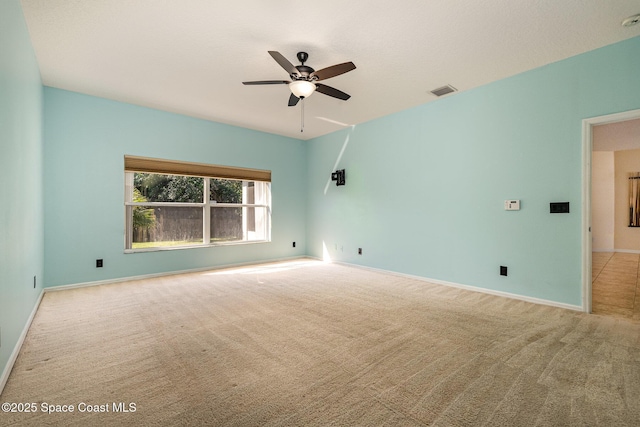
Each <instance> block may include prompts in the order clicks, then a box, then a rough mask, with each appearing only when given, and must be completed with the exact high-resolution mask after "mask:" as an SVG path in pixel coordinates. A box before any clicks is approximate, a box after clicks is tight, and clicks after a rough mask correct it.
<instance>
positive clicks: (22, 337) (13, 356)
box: [0, 289, 44, 394]
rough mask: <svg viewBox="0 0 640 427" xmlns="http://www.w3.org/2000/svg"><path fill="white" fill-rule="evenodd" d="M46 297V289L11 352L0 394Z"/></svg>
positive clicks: (0, 383) (39, 297)
mask: <svg viewBox="0 0 640 427" xmlns="http://www.w3.org/2000/svg"><path fill="white" fill-rule="evenodd" d="M43 295H44V289H43V290H41V291H40V295H38V300H37V301H36V303H35V304H34V306H33V310H31V314H30V315H29V318H28V319H27V323H25V325H24V328H22V333H21V334H20V337H18V342H17V343H16V345H15V346H14V347H13V351H12V352H11V356H9V360H8V361H7V364H6V365H5V367H4V370H3V371H2V376H0V394H2V391H3V390H4V386H5V385H6V384H7V380H8V379H9V374H11V370H12V369H13V365H14V364H15V363H16V359H17V358H18V354H19V353H20V349H21V348H22V344H23V343H24V340H25V338H27V333H28V332H29V328H30V327H31V322H33V318H34V317H36V313H37V312H38V307H39V306H40V301H42V296H43Z"/></svg>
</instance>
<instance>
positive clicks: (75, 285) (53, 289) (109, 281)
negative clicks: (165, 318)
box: [44, 255, 309, 292]
mask: <svg viewBox="0 0 640 427" xmlns="http://www.w3.org/2000/svg"><path fill="white" fill-rule="evenodd" d="M304 258H309V257H308V256H306V255H301V256H293V257H286V258H274V259H267V260H263V261H249V262H241V263H236V264H224V265H218V266H214V267H202V268H192V269H189V270H178V271H167V272H164V273H151V274H142V275H140V276H129V277H119V278H117V279H107V280H96V281H94V282H82V283H73V284H70V285H59V286H50V287H48V288H44V291H45V292H56V291H64V290H67V289H76V288H86V287H88V286H100V285H110V284H113V283H122V282H128V281H131V280H142V279H153V278H154V277H164V276H175V275H176V274H188V273H199V272H202V271H213V270H222V269H225V268H234V267H243V266H246V265H260V264H268V263H272V262H283V261H291V260H294V259H304Z"/></svg>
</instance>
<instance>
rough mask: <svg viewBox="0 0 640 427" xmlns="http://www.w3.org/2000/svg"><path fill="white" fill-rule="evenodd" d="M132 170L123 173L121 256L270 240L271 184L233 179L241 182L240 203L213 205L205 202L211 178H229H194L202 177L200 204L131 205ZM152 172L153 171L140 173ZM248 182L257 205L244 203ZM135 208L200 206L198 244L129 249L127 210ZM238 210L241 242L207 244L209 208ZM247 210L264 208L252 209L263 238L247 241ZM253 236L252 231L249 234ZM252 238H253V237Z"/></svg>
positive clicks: (209, 242)
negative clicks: (261, 225)
mask: <svg viewBox="0 0 640 427" xmlns="http://www.w3.org/2000/svg"><path fill="white" fill-rule="evenodd" d="M136 173H137V172H134V171H125V203H124V206H125V253H135V252H153V251H164V250H176V249H188V248H199V247H210V246H231V245H246V244H253V243H265V242H270V241H271V182H266V181H257V180H256V181H251V180H237V181H242V203H217V202H216V201H215V200H214V201H211V200H207V199H209V193H210V189H211V181H210V180H211V179H229V178H215V177H211V176H194V177H196V178H202V179H203V180H204V186H203V187H204V188H203V199H204V200H203V201H202V202H199V203H198V202H134V201H133V189H134V174H136ZM144 173H153V172H144ZM157 175H174V176H179V175H177V174H171V173H162V174H161V173H158V174H157ZM250 182H253V183H254V192H255V200H256V201H257V200H258V199H260V201H261V203H246V202H247V187H248V184H249V183H250ZM135 206H144V207H150V208H153V207H160V206H170V207H180V206H184V207H200V208H202V209H203V224H202V235H203V238H202V243H198V244H193V245H181V246H154V247H149V248H137V249H136V248H133V224H132V218H133V216H132V213H130V212H131V210H132V208H133V207H135ZM226 207H230V208H242V240H231V241H225V242H211V208H226ZM248 208H264V211H263V212H265V213H264V215H258V212H261V211H262V210H261V209H255V210H254V212H255V215H256V216H262V218H261V221H262V222H264V236H263V237H264V238H263V239H253V240H251V239H250V238H251V237H252V236H251V233H252V232H250V231H248V224H247V211H248ZM253 233H256V232H253ZM253 237H255V235H254V236H253Z"/></svg>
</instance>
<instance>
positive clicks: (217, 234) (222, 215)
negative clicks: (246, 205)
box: [211, 208, 243, 243]
mask: <svg viewBox="0 0 640 427" xmlns="http://www.w3.org/2000/svg"><path fill="white" fill-rule="evenodd" d="M233 240H243V239H242V208H211V243H215V242H225V241H233Z"/></svg>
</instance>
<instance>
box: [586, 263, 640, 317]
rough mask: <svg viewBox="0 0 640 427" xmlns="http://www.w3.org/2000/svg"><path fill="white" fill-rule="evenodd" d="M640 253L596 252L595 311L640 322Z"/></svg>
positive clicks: (594, 268) (593, 298)
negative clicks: (639, 275)
mask: <svg viewBox="0 0 640 427" xmlns="http://www.w3.org/2000/svg"><path fill="white" fill-rule="evenodd" d="M639 267H640V254H629V253H622V252H594V253H593V256H592V280H593V284H592V290H591V292H592V293H591V295H592V311H593V313H596V314H604V315H611V316H616V317H623V318H627V319H633V320H638V321H640V280H639V277H638V274H639Z"/></svg>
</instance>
